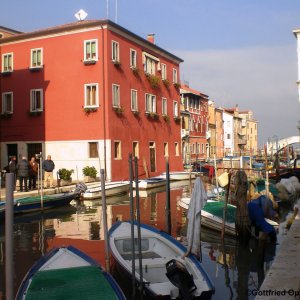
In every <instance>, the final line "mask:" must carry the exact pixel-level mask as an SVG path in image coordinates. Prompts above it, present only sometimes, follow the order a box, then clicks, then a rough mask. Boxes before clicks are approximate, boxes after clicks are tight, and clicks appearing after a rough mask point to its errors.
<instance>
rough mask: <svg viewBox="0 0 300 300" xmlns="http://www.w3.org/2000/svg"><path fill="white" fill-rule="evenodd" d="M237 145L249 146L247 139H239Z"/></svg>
mask: <svg viewBox="0 0 300 300" xmlns="http://www.w3.org/2000/svg"><path fill="white" fill-rule="evenodd" d="M237 143H238V145H246V144H247V139H238V140H237Z"/></svg>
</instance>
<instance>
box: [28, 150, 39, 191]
mask: <svg viewBox="0 0 300 300" xmlns="http://www.w3.org/2000/svg"><path fill="white" fill-rule="evenodd" d="M29 165H30V170H29V186H28V187H29V189H30V190H31V189H33V190H35V189H36V179H37V176H38V171H39V164H38V163H37V162H36V160H35V157H34V156H33V157H31V160H30V162H29Z"/></svg>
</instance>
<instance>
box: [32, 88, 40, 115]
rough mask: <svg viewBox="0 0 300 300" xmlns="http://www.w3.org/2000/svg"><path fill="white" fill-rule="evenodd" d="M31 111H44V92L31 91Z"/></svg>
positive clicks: (38, 90)
mask: <svg viewBox="0 0 300 300" xmlns="http://www.w3.org/2000/svg"><path fill="white" fill-rule="evenodd" d="M30 111H31V112H34V111H43V90H42V89H37V90H30Z"/></svg>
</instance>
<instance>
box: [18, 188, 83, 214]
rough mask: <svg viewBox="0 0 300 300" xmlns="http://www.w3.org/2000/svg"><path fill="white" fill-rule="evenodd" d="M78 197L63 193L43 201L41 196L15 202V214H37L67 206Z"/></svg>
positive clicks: (45, 197)
mask: <svg viewBox="0 0 300 300" xmlns="http://www.w3.org/2000/svg"><path fill="white" fill-rule="evenodd" d="M77 196H78V195H77V194H75V193H63V194H54V195H47V196H44V197H43V201H41V197H40V196H35V197H26V198H20V199H16V200H15V206H14V213H15V214H19V213H27V212H35V211H39V210H42V209H51V208H55V207H60V206H65V205H68V204H70V202H71V201H72V200H73V199H75V198H76V197H77Z"/></svg>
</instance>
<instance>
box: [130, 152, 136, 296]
mask: <svg viewBox="0 0 300 300" xmlns="http://www.w3.org/2000/svg"><path fill="white" fill-rule="evenodd" d="M128 164H129V182H130V185H129V195H130V224H131V256H132V257H131V269H132V277H131V279H132V282H131V283H132V299H135V297H136V289H135V245H134V244H135V240H134V199H133V186H132V185H133V168H132V154H131V153H130V154H129V157H128ZM135 188H138V187H137V186H136V187H135Z"/></svg>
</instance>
